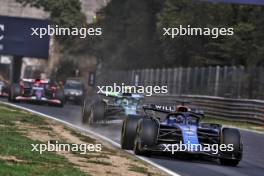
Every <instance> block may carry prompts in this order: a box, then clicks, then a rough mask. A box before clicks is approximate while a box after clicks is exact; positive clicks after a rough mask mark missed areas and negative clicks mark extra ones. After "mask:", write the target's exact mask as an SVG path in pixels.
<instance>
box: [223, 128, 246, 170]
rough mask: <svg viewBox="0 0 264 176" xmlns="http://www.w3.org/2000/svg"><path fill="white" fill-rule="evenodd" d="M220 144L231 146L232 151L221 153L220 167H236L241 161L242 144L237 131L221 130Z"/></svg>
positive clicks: (232, 129) (231, 129) (230, 129)
mask: <svg viewBox="0 0 264 176" xmlns="http://www.w3.org/2000/svg"><path fill="white" fill-rule="evenodd" d="M220 139H221V144H225V145H226V146H230V145H232V148H233V150H232V151H223V152H221V158H220V163H221V164H222V165H228V166H237V165H238V164H239V162H240V161H241V159H242V155H243V144H242V140H241V135H240V132H239V130H238V129H234V128H223V129H222V132H221V136H220Z"/></svg>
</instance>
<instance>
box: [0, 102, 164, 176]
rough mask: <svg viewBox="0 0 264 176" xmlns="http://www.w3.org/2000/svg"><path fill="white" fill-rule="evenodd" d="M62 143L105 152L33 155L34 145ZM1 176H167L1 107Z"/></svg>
mask: <svg viewBox="0 0 264 176" xmlns="http://www.w3.org/2000/svg"><path fill="white" fill-rule="evenodd" d="M48 141H53V143H54V141H59V143H67V144H96V143H101V144H102V151H100V152H95V151H91V152H87V153H85V154H80V153H78V152H70V151H63V152H46V151H45V152H44V153H43V154H39V152H33V151H31V150H32V146H31V144H43V143H44V144H47V142H48ZM0 175H8V176H23V175H25V176H26V175H27V176H31V175H32V176H33V175H39V176H89V175H109V176H111V175H124V176H125V175H129V176H143V175H153V176H162V175H166V174H164V173H163V172H161V171H160V170H158V169H156V168H153V167H152V166H149V165H147V164H145V163H144V162H142V161H140V160H137V159H135V158H134V157H133V156H130V155H129V154H126V153H124V152H123V151H122V150H119V149H117V148H114V147H112V146H110V145H109V144H106V143H104V142H103V141H99V140H97V139H93V138H91V137H89V136H84V135H83V134H81V133H79V132H78V131H74V130H72V129H70V128H68V127H65V126H64V125H62V124H61V123H58V122H55V121H52V120H47V119H45V118H43V117H40V116H36V115H33V114H31V113H28V112H25V111H22V110H18V109H14V108H10V107H8V106H4V105H0Z"/></svg>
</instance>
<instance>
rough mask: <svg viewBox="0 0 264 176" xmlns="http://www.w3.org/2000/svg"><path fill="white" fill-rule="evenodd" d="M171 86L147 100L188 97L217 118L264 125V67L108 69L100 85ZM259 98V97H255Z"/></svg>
mask: <svg viewBox="0 0 264 176" xmlns="http://www.w3.org/2000/svg"><path fill="white" fill-rule="evenodd" d="M113 83H116V84H117V85H121V84H122V83H124V84H125V85H136V86H139V85H140V86H150V85H151V86H156V85H157V86H164V85H166V86H168V91H169V93H168V94H167V95H154V96H152V97H148V98H147V100H148V101H153V102H164V103H165V102H166V103H172V104H176V100H177V99H179V98H180V99H182V98H184V99H187V100H190V101H191V102H192V104H193V105H194V106H197V107H200V108H201V109H203V110H204V111H205V113H206V115H208V116H210V117H215V118H222V119H229V120H236V121H244V122H250V123H255V124H262V125H264V101H262V100H261V99H263V100H264V68H263V67H250V68H245V67H243V66H239V67H235V66H233V67H228V66H225V67H220V66H216V67H194V68H190V67H188V68H182V67H179V68H166V69H143V70H125V71H124V70H123V71H105V72H101V73H99V74H98V75H97V85H113ZM256 99H258V100H256Z"/></svg>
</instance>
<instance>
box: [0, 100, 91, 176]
mask: <svg viewBox="0 0 264 176" xmlns="http://www.w3.org/2000/svg"><path fill="white" fill-rule="evenodd" d="M18 121H19V122H23V123H29V124H32V125H34V126H38V127H41V128H42V129H49V127H47V126H45V125H46V124H47V123H46V122H45V120H44V119H43V118H41V117H38V116H34V115H32V114H29V113H26V112H23V111H20V110H16V109H10V108H7V107H5V106H1V105H0V156H2V157H3V156H6V157H8V156H15V157H16V158H17V159H18V160H23V161H24V162H11V161H7V160H3V159H2V160H1V159H0V175H5V176H35V175H40V176H85V175H87V174H84V173H82V172H81V171H80V170H79V169H77V168H75V167H73V166H72V164H71V163H69V162H68V160H67V159H66V158H64V157H63V156H60V155H57V154H56V153H53V152H44V153H43V154H42V155H40V154H39V153H38V152H32V151H31V150H32V146H31V144H36V143H42V142H40V141H34V140H31V139H29V138H27V137H25V136H24V135H23V131H21V130H19V129H18V128H17V127H16V126H15V122H18Z"/></svg>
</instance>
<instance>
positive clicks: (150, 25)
mask: <svg viewBox="0 0 264 176" xmlns="http://www.w3.org/2000/svg"><path fill="white" fill-rule="evenodd" d="M103 12H104V15H105V19H104V20H103V21H102V25H103V28H104V31H105V33H104V39H103V40H101V41H100V42H99V43H100V45H99V46H100V50H98V51H97V52H96V53H100V56H101V58H103V61H104V62H105V63H106V64H107V66H108V67H109V66H112V67H115V68H141V67H168V66H208V65H245V66H247V65H259V64H261V65H264V61H263V56H264V55H263V54H264V48H263V46H264V45H263V41H264V36H263V32H262V31H264V30H263V28H264V23H263V22H264V21H263V20H264V16H263V15H264V13H263V12H264V7H261V6H250V5H232V4H212V3H209V2H200V1H192V0H166V1H164V2H161V1H155V0H146V1H139V0H127V1H121V0H112V1H111V2H110V4H109V5H108V6H107V7H106V8H105V9H104V10H103ZM179 25H183V26H187V25H191V26H193V27H202V28H204V27H209V28H214V27H219V28H220V27H226V28H229V27H232V28H234V31H235V34H234V35H233V36H222V37H219V38H217V39H212V38H211V37H210V36H181V37H176V38H175V39H170V38H168V37H164V36H163V35H162V32H163V30H162V28H163V27H178V26H179ZM95 48H97V47H95Z"/></svg>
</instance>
